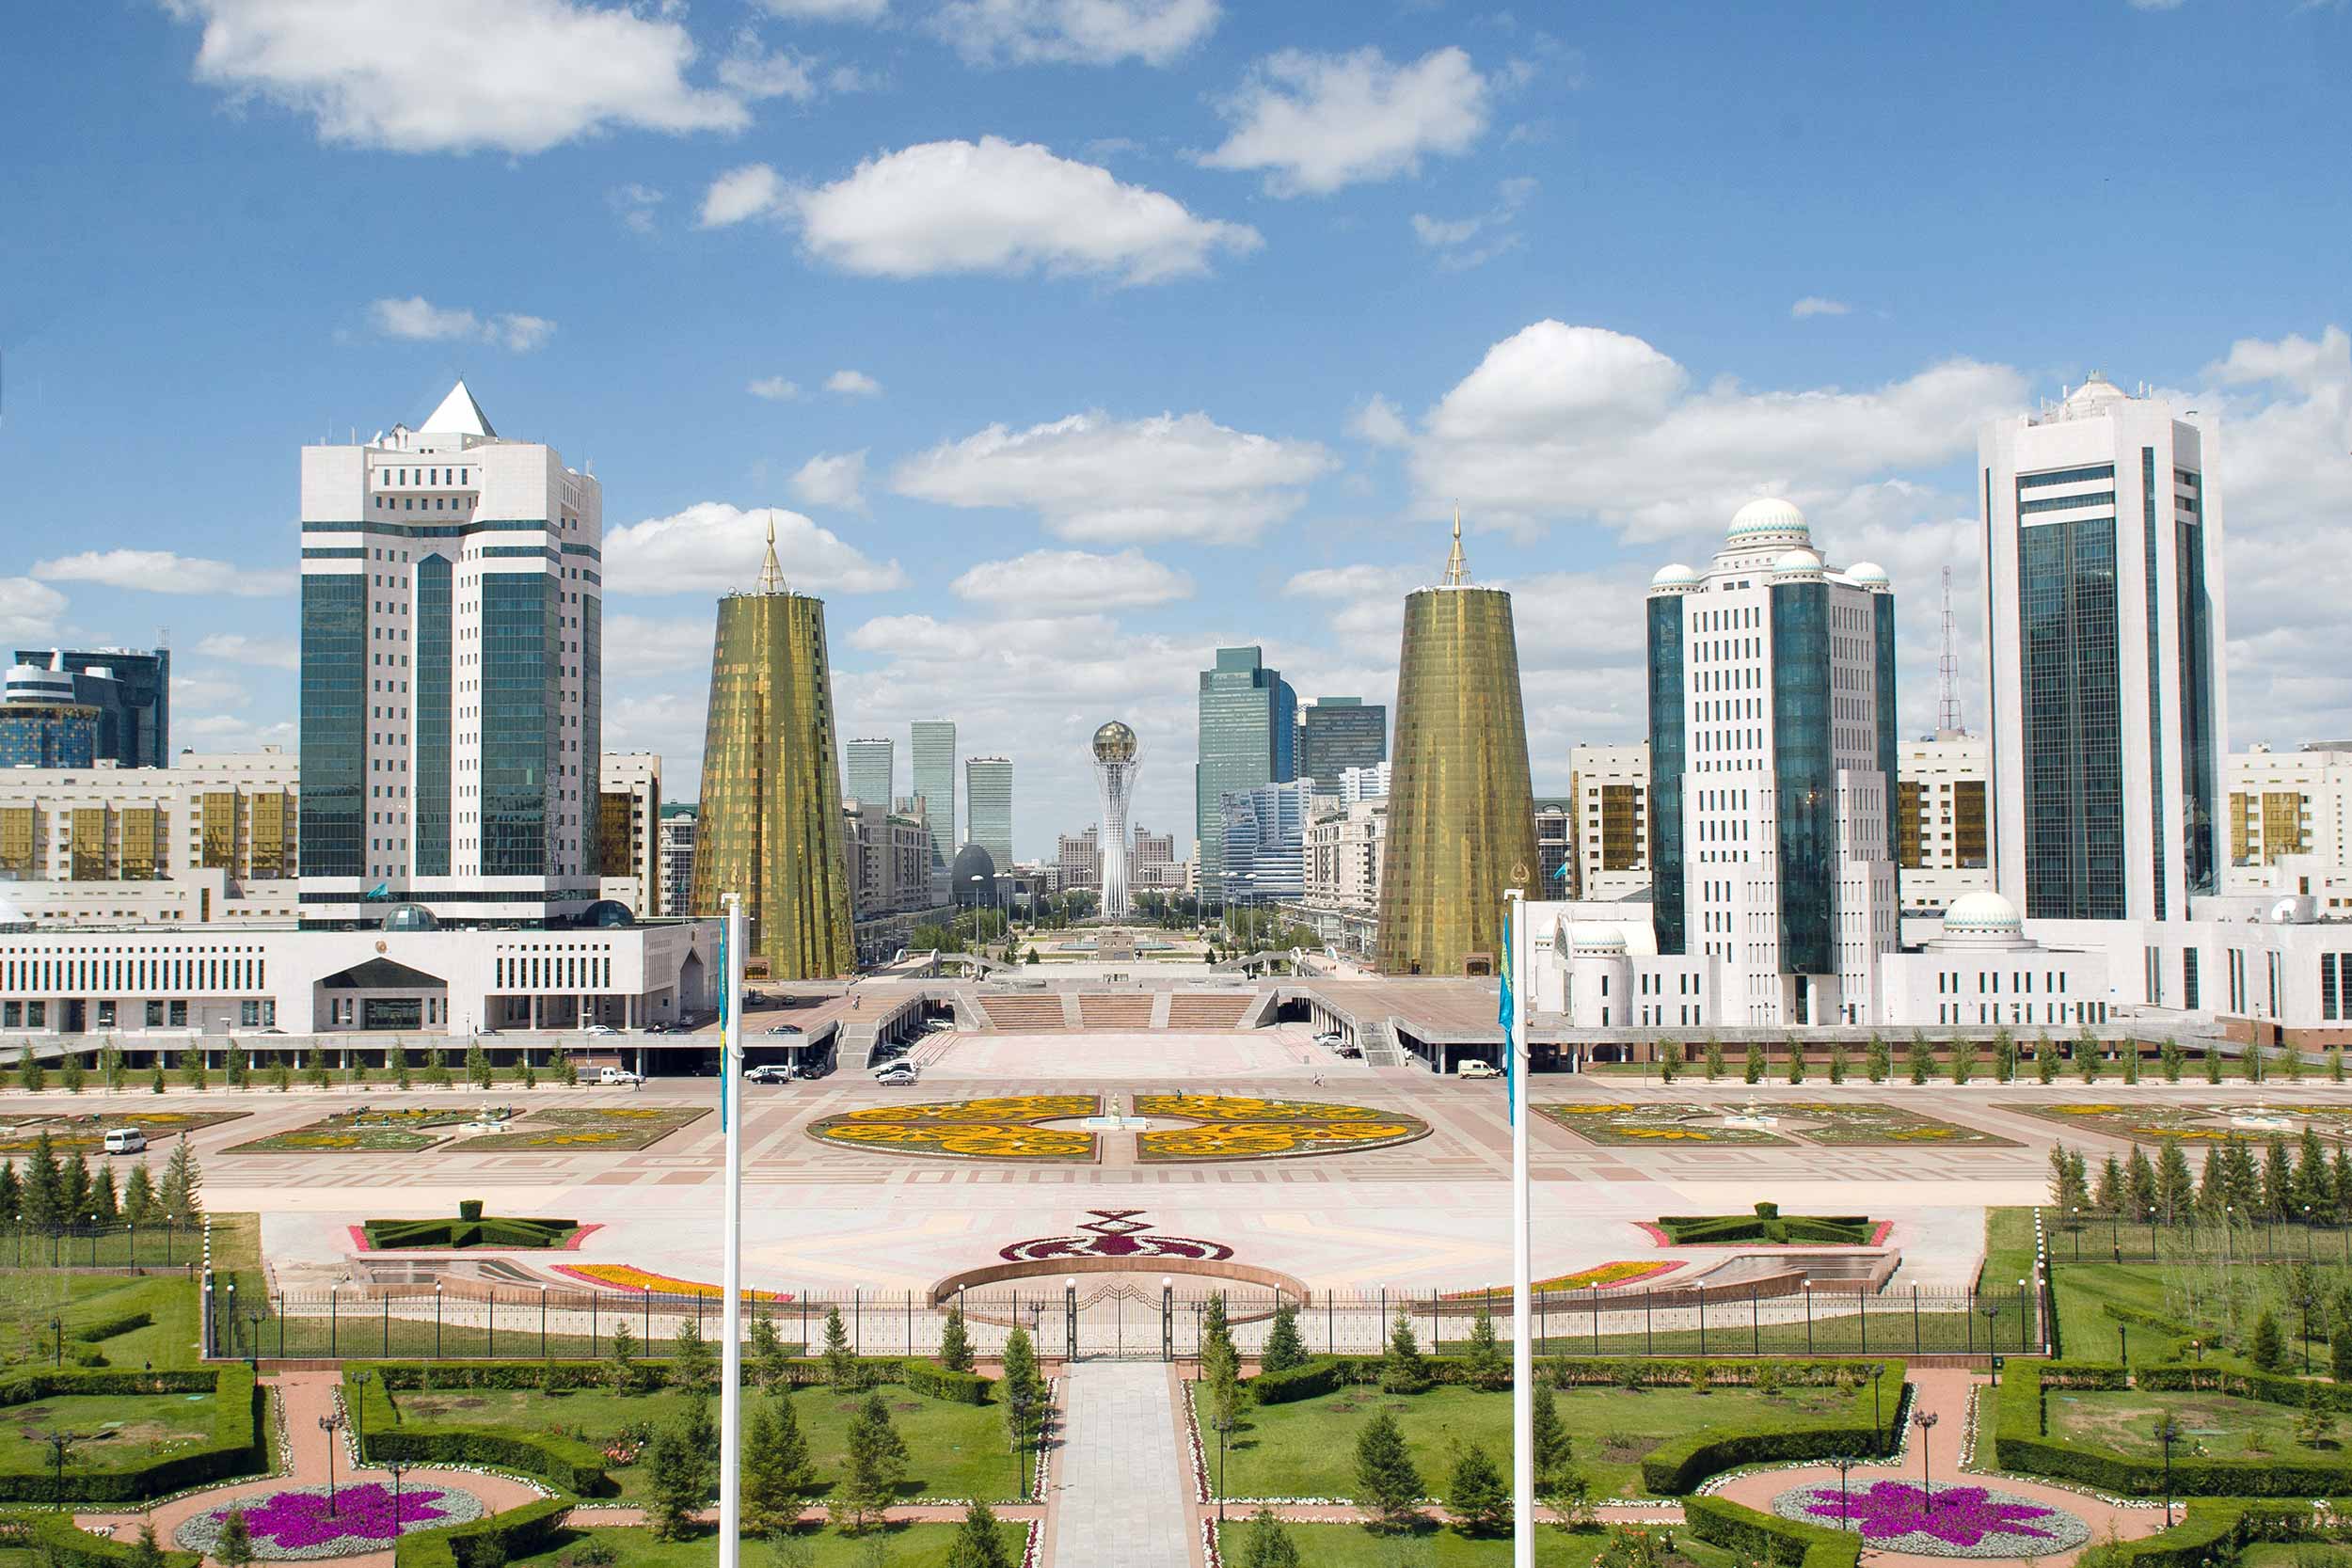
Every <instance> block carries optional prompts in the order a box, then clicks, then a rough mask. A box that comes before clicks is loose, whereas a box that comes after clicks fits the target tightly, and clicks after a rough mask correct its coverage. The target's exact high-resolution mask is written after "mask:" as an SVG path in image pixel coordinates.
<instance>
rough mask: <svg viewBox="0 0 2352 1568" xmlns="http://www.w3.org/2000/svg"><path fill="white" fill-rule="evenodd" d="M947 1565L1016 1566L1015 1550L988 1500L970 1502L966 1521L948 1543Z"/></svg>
mask: <svg viewBox="0 0 2352 1568" xmlns="http://www.w3.org/2000/svg"><path fill="white" fill-rule="evenodd" d="M946 1568H1015V1565H1014V1562H1013V1559H1012V1553H1011V1552H1010V1551H1009V1550H1008V1549H1007V1548H1006V1546H1005V1538H1004V1535H1003V1534H1002V1532H1000V1531H999V1530H998V1529H997V1528H996V1515H995V1514H993V1513H990V1512H989V1509H988V1505H987V1504H986V1503H967V1504H966V1505H964V1510H963V1523H962V1524H961V1525H959V1526H957V1527H956V1538H955V1539H954V1540H953V1541H951V1542H949V1543H948V1544H947V1564H946Z"/></svg>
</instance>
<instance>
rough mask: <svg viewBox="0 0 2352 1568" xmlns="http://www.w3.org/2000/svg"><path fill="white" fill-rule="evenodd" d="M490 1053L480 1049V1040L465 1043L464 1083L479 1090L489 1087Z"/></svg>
mask: <svg viewBox="0 0 2352 1568" xmlns="http://www.w3.org/2000/svg"><path fill="white" fill-rule="evenodd" d="M490 1078H491V1072H490V1053H488V1052H486V1051H485V1050H483V1049H482V1042H481V1041H480V1040H468V1041H467V1042H466V1082H467V1083H469V1084H472V1085H477V1086H478V1087H481V1088H485V1089H486V1088H488V1087H489V1086H490Z"/></svg>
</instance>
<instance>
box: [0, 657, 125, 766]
mask: <svg viewBox="0 0 2352 1568" xmlns="http://www.w3.org/2000/svg"><path fill="white" fill-rule="evenodd" d="M98 733H99V726H98V709H97V708H95V707H93V706H91V705H89V704H87V703H77V702H75V701H74V700H73V676H72V673H70V672H68V671H66V670H64V669H61V668H59V667H57V666H56V665H55V664H50V665H34V664H19V665H17V666H16V667H15V668H14V669H12V670H10V671H9V672H8V687H7V689H6V691H5V693H4V694H0V768H87V767H89V766H91V765H92V764H93V763H95V762H96V761H97V759H98V757H99V756H100V755H101V752H100V751H99V745H98Z"/></svg>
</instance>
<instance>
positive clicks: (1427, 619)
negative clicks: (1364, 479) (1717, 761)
mask: <svg viewBox="0 0 2352 1568" xmlns="http://www.w3.org/2000/svg"><path fill="white" fill-rule="evenodd" d="M1390 762H1391V776H1390V794H1389V840H1388V848H1387V850H1386V854H1387V857H1388V858H1387V863H1386V864H1385V865H1383V867H1382V868H1381V874H1380V939H1379V949H1378V963H1379V967H1380V969H1381V971H1382V972H1383V973H1384V974H1492V973H1494V969H1495V964H1496V961H1497V958H1498V957H1499V955H1500V953H1501V950H1502V894H1503V890H1504V889H1506V888H1521V889H1524V890H1525V891H1526V893H1527V895H1528V896H1530V897H1541V896H1542V895H1543V889H1542V888H1541V887H1540V886H1538V885H1537V883H1536V879H1535V870H1536V864H1537V861H1536V854H1535V798H1534V788H1533V787H1532V785H1531V784H1530V783H1529V781H1528V772H1527V721H1526V718H1525V716H1524V714H1523V712H1522V710H1521V708H1520V705H1519V657H1518V641H1517V634H1516V633H1515V632H1514V630H1513V628H1512V623H1511V595H1510V594H1506V593H1504V592H1503V591H1502V590H1501V589H1499V588H1479V587H1474V586H1473V585H1472V584H1471V583H1470V573H1469V569H1468V567H1467V566H1466V565H1465V564H1464V562H1463V560H1462V522H1461V519H1460V518H1459V517H1458V516H1457V517H1456V518H1455V519H1454V553H1453V554H1452V555H1451V556H1450V557H1449V558H1448V559H1447V561H1446V569H1445V580H1444V581H1443V582H1441V583H1439V584H1438V586H1437V587H1434V588H1422V589H1419V590H1417V591H1415V592H1414V593H1412V594H1408V595H1406V600H1405V634H1404V641H1403V646H1402V649H1401V651H1400V652H1399V654H1398V666H1397V678H1396V751H1395V753H1394V754H1393V755H1392V756H1391V758H1390Z"/></svg>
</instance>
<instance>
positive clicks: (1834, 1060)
mask: <svg viewBox="0 0 2352 1568" xmlns="http://www.w3.org/2000/svg"><path fill="white" fill-rule="evenodd" d="M1850 1067H1851V1063H1850V1062H1849V1061H1848V1060H1847V1057H1846V1042H1845V1041H1844V1040H1832V1041H1830V1045H1829V1081H1830V1082H1831V1083H1833V1084H1842V1083H1844V1082H1845V1081H1846V1073H1847V1070H1848V1069H1849V1068H1850Z"/></svg>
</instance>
